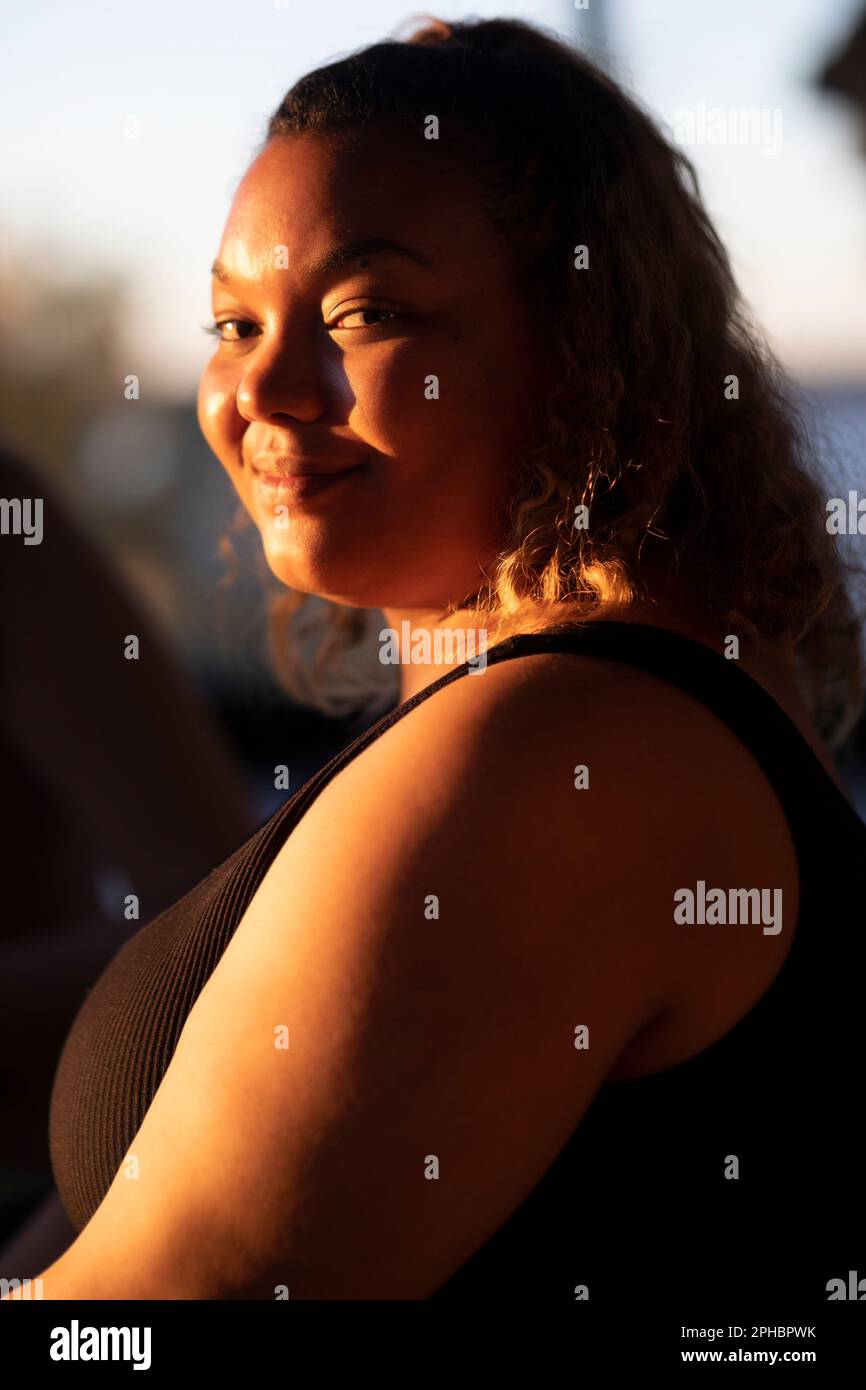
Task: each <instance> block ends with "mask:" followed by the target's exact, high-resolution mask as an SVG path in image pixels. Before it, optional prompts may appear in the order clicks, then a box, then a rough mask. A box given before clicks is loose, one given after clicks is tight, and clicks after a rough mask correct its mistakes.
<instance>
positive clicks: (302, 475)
mask: <svg viewBox="0 0 866 1390" xmlns="http://www.w3.org/2000/svg"><path fill="white" fill-rule="evenodd" d="M366 466H367V465H366V463H354V464H350V465H348V467H347V466H346V465H344V464H333V463H324V462H317V463H312V462H310V463H308V462H306V461H303V462H302V461H300V460H291V459H282V458H264V459H259V460H257V461H256V462H255V463H253V464H252V470H253V473H254V474H255V481H256V490H257V492H258V494H259V497H260V498H261V500H262V502H263V503H264V504H265V505H266V506H276V505H278V504H280V503H286V502H289V501H292V502H298V501H299V500H301V499H306V498H309V497H317V496H318V495H319V494H320V493H323V492H326V491H329V490H330V489H331V488H333V487H336V486H338V485H339V483H340V482H341V480H342V479H343V478H347V477H349V475H350V474H352V473H358V472H360V471H361V469H363V468H366Z"/></svg>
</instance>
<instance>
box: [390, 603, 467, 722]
mask: <svg viewBox="0 0 866 1390" xmlns="http://www.w3.org/2000/svg"><path fill="white" fill-rule="evenodd" d="M382 611H383V613H384V617H385V624H384V626H385V627H387V628H388V629H389V632H388V641H387V642H383V644H382V653H383V659H387V660H388V661H397V662H399V674H400V703H401V704H403V703H404V702H405V701H406V700H408V699H410V698H411V697H412V696H413V695H416V694H417V693H418V691H419V690H423V689H424V688H425V687H426V686H428V685H431V684H432V683H433V681H435V680H438V679H439V677H440V676H444V675H445V673H446V671H448V670H449V668H451V667H453V666H460V665H462V663H463V662H464V661H469V662H470V663H471V664H472V665H473V666H477V667H478V668H479V669H483V667H484V664H485V650H486V635H485V632H484V630H483V629H480V630H479V629H478V628H477V627H475V626H473V625H472V624H471V622H470V621H469V618H468V609H457V611H456V612H454V613H449V614H448V615H447V617H443V616H442V614H441V613H437V612H431V611H429V610H424V609H416V608H412V609H408V608H399V609H397V608H386V609H383V610H382Z"/></svg>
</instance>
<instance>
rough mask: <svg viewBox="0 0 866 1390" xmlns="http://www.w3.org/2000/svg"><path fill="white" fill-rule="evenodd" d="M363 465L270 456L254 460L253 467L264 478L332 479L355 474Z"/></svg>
mask: <svg viewBox="0 0 866 1390" xmlns="http://www.w3.org/2000/svg"><path fill="white" fill-rule="evenodd" d="M364 466H365V465H364V464H363V463H349V464H345V463H328V462H326V461H325V460H320V461H315V460H312V459H309V460H308V459H289V458H277V457H273V456H268V457H264V458H260V459H254V460H253V461H252V464H251V467H252V470H253V472H254V473H258V474H259V476H260V477H264V478H288V479H293V478H320V477H332V476H334V475H335V474H340V473H354V472H355V470H356V469H358V468H363V467H364Z"/></svg>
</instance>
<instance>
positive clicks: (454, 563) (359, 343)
mask: <svg viewBox="0 0 866 1390" xmlns="http://www.w3.org/2000/svg"><path fill="white" fill-rule="evenodd" d="M380 242H389V243H394V246H392V247H391V248H390V249H389V248H386V247H385V246H382V247H380V249H376V245H375V244H377V243H380ZM397 246H399V247H402V248H403V252H401V251H399V250H397V249H396V247H397ZM365 248H366V249H365ZM218 265H219V267H220V270H219V273H218V275H216V276H215V277H214V281H213V310H214V319H215V321H216V322H218V323H219V324H220V325H221V329H220V333H221V340H220V341H218V343H217V347H216V351H215V352H214V355H213V357H212V358H211V360H210V362H209V363H208V365H207V367H206V368H205V371H204V374H203V376H202V380H201V385H200V388H199V395H198V417H199V423H200V425H201V428H202V431H203V433H204V435H205V438H206V439H207V442H208V444H209V445H210V447H211V448H212V449H213V451H214V453H215V454H216V456H217V457H218V459H219V460H220V462H221V463H222V465H223V467H224V468H225V469H226V472H227V473H228V475H229V477H230V478H231V480H232V482H233V484H234V486H235V488H236V489H237V492H238V495H239V496H240V499H241V501H242V502H243V504H244V506H245V507H246V508H247V510H248V512H249V513H250V515H251V517H252V519H253V521H254V522H255V524H256V526H257V527H258V528H259V530H260V532H261V536H262V542H263V545H264V549H265V554H266V557H267V560H268V563H269V565H270V567H271V569H272V570H273V571H274V573H275V574H276V575H277V576H278V577H279V578H280V579H281V580H282V581H283V582H284V583H286V584H287V585H290V586H291V587H293V588H296V589H299V590H301V591H302V592H305V593H315V594H320V595H322V596H323V597H326V598H329V599H332V600H335V601H338V602H344V603H351V604H356V605H358V606H362V607H369V608H386V607H389V608H400V607H405V608H407V609H411V608H419V609H422V610H428V611H429V610H436V611H441V610H442V609H444V607H445V606H446V604H448V603H449V602H452V601H457V602H459V601H462V600H463V599H464V598H466V597H468V596H469V595H471V594H472V593H474V592H475V590H476V589H477V588H478V587H479V584H480V583H481V580H482V573H481V567H482V566H483V565H489V563H490V562H491V561H492V560H493V559H494V558H495V556H496V554H497V552H498V551H499V549H500V548H501V545H502V542H503V539H504V536H503V532H502V506H503V502H504V500H505V498H506V497H507V495H508V489H509V487H510V485H511V480H512V478H513V469H514V465H515V463H516V461H517V458H518V455H519V452H520V450H521V447H522V446H524V445H525V444H526V443H527V442H528V440H529V438H530V434H531V424H530V421H531V418H532V412H533V411H534V410H536V409H537V405H538V401H539V399H540V394H539V393H540V390H541V387H540V382H539V381H538V362H539V358H540V351H541V348H540V344H538V343H537V342H536V341H535V339H534V336H533V330H532V328H531V326H530V323H529V321H528V318H527V314H526V310H525V309H524V307H523V304H522V301H521V300H520V299H519V297H518V294H517V290H516V285H515V278H514V269H513V266H512V264H511V260H510V257H509V254H508V252H507V250H506V249H505V248H504V246H503V244H502V242H501V239H500V238H499V237H497V235H496V234H495V232H494V231H493V230H492V229H491V227H490V226H489V224H488V221H487V218H486V215H485V213H484V211H483V208H482V206H481V203H480V192H479V190H478V188H477V187H476V185H475V183H474V182H473V179H472V176H471V173H469V172H468V171H466V170H465V169H464V168H463V166H462V165H461V164H460V163H459V161H457V160H455V159H453V158H452V157H450V156H449V155H448V153H447V152H446V151H445V150H444V149H443V148H440V147H439V142H437V141H433V140H430V141H428V140H426V139H425V138H424V135H423V130H422V129H420V128H419V133H418V135H417V136H413V135H409V134H407V133H405V132H402V131H394V130H391V129H387V130H382V129H381V128H380V131H379V132H377V133H373V131H372V130H371V129H370V128H368V130H367V132H366V133H365V135H364V136H363V137H362V138H361V139H360V140H356V141H350V140H348V139H346V138H341V139H334V138H323V137H322V136H317V135H312V134H304V135H300V136H293V137H290V138H278V139H275V140H272V141H271V142H270V143H269V144H268V145H267V147H266V148H265V149H264V151H263V152H262V154H261V155H259V157H258V158H257V159H256V160H255V162H254V163H253V165H252V166H251V167H250V169H249V170H248V172H247V173H246V175H245V177H244V179H243V182H242V183H241V185H240V188H239V189H238V192H237V195H236V197H235V199H234V202H233V204H232V208H231V211H230V213H229V218H228V222H227V225H226V228H225V233H224V235H223V239H222V243H221V245H220V251H219V261H218ZM536 332H537V330H536ZM301 470H304V471H306V472H307V474H308V476H307V477H306V478H300V479H299V478H297V477H295V478H287V477H286V476H284V475H285V474H286V473H292V472H294V473H297V472H299V471H301ZM322 470H331V474H330V477H322V476H321V471H322ZM334 470H339V472H336V471H334ZM313 472H318V473H319V476H318V477H315V478H313V477H310V476H309V474H310V473H313ZM275 475H277V476H275ZM279 475H283V476H279Z"/></svg>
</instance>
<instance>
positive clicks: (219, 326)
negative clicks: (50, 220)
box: [205, 319, 255, 343]
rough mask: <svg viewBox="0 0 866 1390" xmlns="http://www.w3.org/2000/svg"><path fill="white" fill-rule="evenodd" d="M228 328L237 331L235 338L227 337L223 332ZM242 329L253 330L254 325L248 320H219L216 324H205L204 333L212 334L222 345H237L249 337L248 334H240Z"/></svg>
mask: <svg viewBox="0 0 866 1390" xmlns="http://www.w3.org/2000/svg"><path fill="white" fill-rule="evenodd" d="M229 328H232V329H235V330H237V337H234V336H228V335H227V334H226V333H225V332H224V331H223V330H224V329H229ZM242 328H252V329H254V328H255V324H254V323H250V322H249V320H248V319H219V320H218V321H217V322H216V323H211V324H206V325H205V332H206V333H211V334H213V336H214V337H215V338H219V340H220V342H222V343H238V342H242V341H243V340H244V338H245V337H248V336H249V335H248V334H244V333H241V332H240V330H241V329H242Z"/></svg>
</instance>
